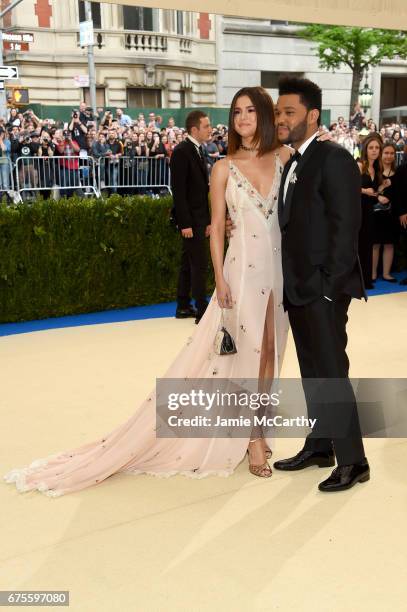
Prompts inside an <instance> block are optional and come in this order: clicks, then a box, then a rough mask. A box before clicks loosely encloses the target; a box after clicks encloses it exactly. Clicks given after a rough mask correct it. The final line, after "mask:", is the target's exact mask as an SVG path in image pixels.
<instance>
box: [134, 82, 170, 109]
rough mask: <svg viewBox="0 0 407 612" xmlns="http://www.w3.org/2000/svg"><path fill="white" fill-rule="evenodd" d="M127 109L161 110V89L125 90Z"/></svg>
mask: <svg viewBox="0 0 407 612" xmlns="http://www.w3.org/2000/svg"><path fill="white" fill-rule="evenodd" d="M127 107H128V108H162V101H161V89H150V88H147V87H146V88H142V87H129V88H128V89H127Z"/></svg>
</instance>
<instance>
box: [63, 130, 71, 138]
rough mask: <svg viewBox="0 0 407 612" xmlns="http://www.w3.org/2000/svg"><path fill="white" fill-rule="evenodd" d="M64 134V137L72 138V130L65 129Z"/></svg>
mask: <svg viewBox="0 0 407 612" xmlns="http://www.w3.org/2000/svg"><path fill="white" fill-rule="evenodd" d="M63 136H64V138H67V139H69V140H70V139H71V132H70V131H69V130H64V131H63Z"/></svg>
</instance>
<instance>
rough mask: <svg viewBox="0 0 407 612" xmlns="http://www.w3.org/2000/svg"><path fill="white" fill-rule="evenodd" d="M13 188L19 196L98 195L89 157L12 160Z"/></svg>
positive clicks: (96, 181) (94, 164)
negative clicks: (14, 163)
mask: <svg viewBox="0 0 407 612" xmlns="http://www.w3.org/2000/svg"><path fill="white" fill-rule="evenodd" d="M15 168H16V172H15V174H16V185H17V191H19V193H20V194H21V195H23V197H24V194H27V193H30V192H31V193H35V192H40V191H48V192H50V193H51V192H55V190H58V191H59V194H60V196H61V197H63V196H64V195H66V196H71V195H73V194H74V193H76V194H78V195H81V196H83V195H95V196H96V197H99V196H100V192H99V189H98V176H97V168H96V163H95V160H94V159H93V157H89V156H88V157H81V156H78V155H76V156H75V155H72V156H63V155H54V156H52V157H19V158H18V159H17V160H16V165H15Z"/></svg>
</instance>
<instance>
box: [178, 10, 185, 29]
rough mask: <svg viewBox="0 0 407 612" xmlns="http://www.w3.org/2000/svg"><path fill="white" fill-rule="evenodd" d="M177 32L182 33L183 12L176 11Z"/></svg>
mask: <svg viewBox="0 0 407 612" xmlns="http://www.w3.org/2000/svg"><path fill="white" fill-rule="evenodd" d="M177 34H184V13H183V11H177Z"/></svg>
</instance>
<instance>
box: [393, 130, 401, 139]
mask: <svg viewBox="0 0 407 612" xmlns="http://www.w3.org/2000/svg"><path fill="white" fill-rule="evenodd" d="M396 134H398V135H399V139H400V140H401V132H400V130H393V134H392V135H391V137H392V138H393V140H394V137H395V135H396Z"/></svg>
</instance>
